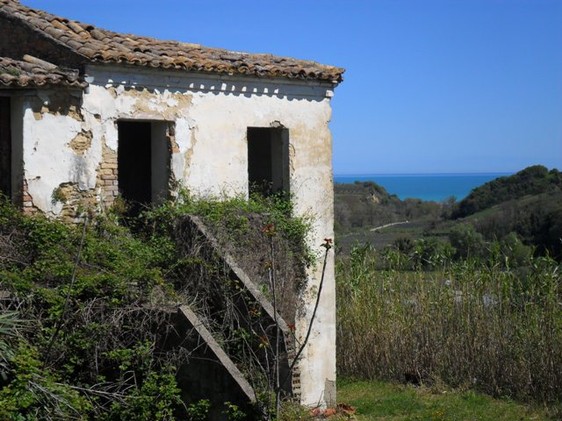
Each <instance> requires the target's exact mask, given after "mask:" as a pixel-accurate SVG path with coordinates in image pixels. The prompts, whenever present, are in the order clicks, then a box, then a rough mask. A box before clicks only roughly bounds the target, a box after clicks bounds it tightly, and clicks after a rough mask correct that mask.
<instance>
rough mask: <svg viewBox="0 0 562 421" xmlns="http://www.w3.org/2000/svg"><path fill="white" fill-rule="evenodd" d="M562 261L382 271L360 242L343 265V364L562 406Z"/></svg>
mask: <svg viewBox="0 0 562 421" xmlns="http://www.w3.org/2000/svg"><path fill="white" fill-rule="evenodd" d="M558 269H559V268H558V266H557V265H556V264H555V262H553V261H551V260H548V259H537V260H535V261H533V264H532V266H531V267H529V268H527V272H526V274H525V275H517V274H516V273H515V272H513V271H510V270H500V269H499V268H498V267H496V266H487V265H480V266H477V265H472V264H468V263H462V264H457V265H454V266H453V267H452V268H450V269H448V270H442V271H438V272H431V273H430V272H396V271H379V270H377V268H376V256H375V253H374V251H372V250H369V249H361V250H356V251H355V252H354V253H352V256H351V257H349V258H346V259H341V260H340V261H339V264H338V296H339V298H340V302H339V307H338V317H339V326H338V364H339V367H338V368H339V372H340V373H341V374H343V375H346V376H360V377H362V378H371V379H374V378H377V379H392V380H398V381H401V382H411V383H414V384H435V383H436V382H443V383H445V384H447V385H449V386H451V387H455V388H461V389H468V388H470V389H476V390H480V391H483V392H485V393H488V394H490V395H493V396H507V397H510V398H514V399H521V400H526V401H535V402H541V403H543V402H544V403H550V404H554V405H560V403H561V397H562V377H561V376H560V367H562V305H561V302H562V299H561V289H560V274H559V271H558Z"/></svg>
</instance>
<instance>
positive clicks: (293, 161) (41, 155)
mask: <svg viewBox="0 0 562 421" xmlns="http://www.w3.org/2000/svg"><path fill="white" fill-rule="evenodd" d="M132 70H134V72H133V71H132ZM86 72H87V74H88V75H90V79H91V83H90V86H89V87H88V89H87V90H86V91H85V92H83V93H82V92H66V93H62V92H41V93H39V94H37V95H34V96H31V97H29V98H27V100H26V101H25V103H26V106H25V107H26V108H25V113H24V129H23V130H24V134H23V142H24V151H23V155H24V156H23V161H24V168H25V173H24V181H25V185H27V190H26V192H25V203H27V204H29V208H30V209H37V210H39V211H41V212H44V213H46V214H49V215H52V216H55V217H62V218H65V219H75V218H77V217H79V214H80V211H81V210H82V209H86V208H87V209H91V208H93V207H95V208H96V209H97V210H98V211H103V209H104V208H105V207H107V206H111V204H112V203H113V202H114V200H115V197H117V195H118V185H117V180H118V173H117V172H118V168H117V150H118V135H119V133H118V128H117V123H118V121H120V120H126V121H127V120H138V121H152V122H169V130H168V138H167V141H168V142H169V143H170V147H169V151H170V155H171V156H170V172H171V174H170V188H177V187H183V188H185V189H187V190H189V191H190V192H191V194H193V195H194V196H203V197H205V196H215V197H226V196H236V195H242V196H244V195H247V194H248V190H249V189H248V145H247V130H248V127H276V128H278V127H283V128H286V129H288V131H289V167H290V168H289V189H290V193H291V194H292V197H293V201H294V203H295V210H296V213H297V214H298V215H299V216H303V215H310V216H311V217H312V219H313V232H312V234H311V236H310V238H309V240H308V241H309V242H310V245H311V247H312V249H313V250H318V251H319V253H320V251H321V248H320V245H321V244H322V243H323V242H324V238H327V237H328V238H331V237H332V236H333V187H332V166H331V165H332V163H331V162H332V155H331V151H332V144H331V135H330V131H329V128H328V123H329V120H330V118H331V108H330V97H331V93H332V91H331V86H330V85H328V84H322V83H318V82H302V81H301V82H290V81H283V80H277V81H273V80H263V81H262V80H257V79H255V78H241V77H238V78H236V77H227V76H220V77H218V76H203V75H195V74H188V73H180V72H173V71H164V70H155V69H152V70H151V69H127V68H125V67H123V66H121V67H119V66H107V65H106V66H87V68H86ZM319 260H320V259H319ZM321 272H322V265H321V262H320V261H319V262H317V263H316V264H315V265H313V267H311V268H309V270H308V273H307V278H308V279H307V283H306V285H307V286H306V290H305V291H304V292H303V301H304V305H303V306H302V308H301V309H300V311H299V312H298V314H297V320H296V336H297V339H299V338H300V339H302V338H304V336H305V334H306V331H307V327H308V323H309V321H310V316H311V313H312V309H313V306H314V298H315V292H316V291H317V290H318V285H319V282H320V278H321ZM335 332H336V326H335V281H334V267H333V256H332V255H330V257H329V259H328V262H327V270H326V276H325V280H324V290H323V294H322V297H321V303H320V308H319V311H318V313H317V318H316V320H315V323H314V329H313V331H312V335H311V339H310V342H309V345H308V346H307V347H306V350H305V352H304V354H303V358H302V360H301V363H300V370H299V371H300V372H301V396H302V401H303V403H305V404H310V405H316V404H318V403H319V402H320V403H322V402H325V401H332V400H333V399H334V397H335V395H334V390H333V389H334V387H333V384H334V381H335V375H336V372H335V370H336V366H335ZM328 403H330V402H328Z"/></svg>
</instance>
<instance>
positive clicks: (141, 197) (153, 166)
mask: <svg viewBox="0 0 562 421" xmlns="http://www.w3.org/2000/svg"><path fill="white" fill-rule="evenodd" d="M118 131H119V146H118V149H117V167H118V184H119V192H120V194H121V197H122V198H123V199H125V201H126V203H127V204H128V214H129V216H134V215H138V213H139V212H140V211H141V210H142V209H143V207H146V206H148V205H150V204H151V203H158V202H160V201H162V200H164V199H166V197H167V196H168V182H169V178H170V145H169V140H168V135H167V133H168V123H166V122H145V121H142V122H139V121H120V122H118Z"/></svg>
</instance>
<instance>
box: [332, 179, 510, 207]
mask: <svg viewBox="0 0 562 421" xmlns="http://www.w3.org/2000/svg"><path fill="white" fill-rule="evenodd" d="M511 174H513V173H504V172H497V173H496V172H494V173H468V174H467V173H453V174H345V175H337V174H336V175H335V176H334V181H335V182H336V183H354V182H355V181H374V182H375V183H377V184H379V185H381V186H383V187H384V188H385V189H386V191H387V192H388V193H390V194H395V195H396V196H398V197H399V198H400V199H401V200H404V199H410V198H411V199H421V200H425V201H435V202H442V201H444V200H446V199H448V198H450V197H451V196H454V197H455V199H457V200H462V199H464V198H465V197H466V196H468V194H469V193H470V192H471V190H472V189H474V188H476V187H479V186H481V185H482V184H484V183H487V182H488V181H491V180H494V179H495V178H498V177H504V176H508V175H511Z"/></svg>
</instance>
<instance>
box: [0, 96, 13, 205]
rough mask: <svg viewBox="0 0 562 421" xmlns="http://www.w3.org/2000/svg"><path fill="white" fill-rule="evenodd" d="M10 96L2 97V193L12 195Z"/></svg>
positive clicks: (0, 120)
mask: <svg viewBox="0 0 562 421" xmlns="http://www.w3.org/2000/svg"><path fill="white" fill-rule="evenodd" d="M10 122H11V114H10V98H8V97H0V193H2V194H5V195H6V196H7V197H8V198H11V197H12V130H11V124H10Z"/></svg>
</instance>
